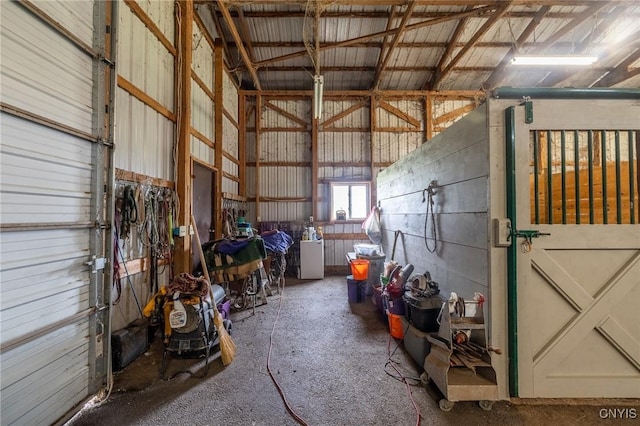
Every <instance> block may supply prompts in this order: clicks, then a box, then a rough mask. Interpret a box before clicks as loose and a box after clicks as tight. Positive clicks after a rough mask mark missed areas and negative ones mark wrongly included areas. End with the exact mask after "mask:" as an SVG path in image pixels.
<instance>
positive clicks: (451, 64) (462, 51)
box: [431, 0, 513, 90]
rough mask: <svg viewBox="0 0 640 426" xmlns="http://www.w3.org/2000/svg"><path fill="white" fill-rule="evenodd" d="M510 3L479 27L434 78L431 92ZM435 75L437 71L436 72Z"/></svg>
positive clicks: (505, 3)
mask: <svg viewBox="0 0 640 426" xmlns="http://www.w3.org/2000/svg"><path fill="white" fill-rule="evenodd" d="M511 3H513V0H512V1H509V2H504V4H502V5H501V6H500V7H499V8H498V9H497V10H496V11H495V12H494V13H493V15H491V16H490V17H489V18H487V20H486V22H485V23H484V24H483V25H482V27H480V29H479V30H478V31H476V32H475V34H474V35H473V36H472V37H471V39H470V40H469V41H468V42H467V43H466V44H465V45H464V47H463V48H462V49H460V50H459V51H458V53H457V54H456V56H455V57H454V58H453V59H451V60H450V61H449V62H448V63H447V66H446V67H445V68H444V69H443V70H442V71H441V72H440V73H439V74H438V75H437V76H436V78H435V79H434V81H433V84H432V85H431V90H437V89H438V86H440V83H441V82H442V80H443V79H444V78H445V77H446V76H447V74H449V73H450V72H451V70H452V69H453V67H455V66H456V64H457V63H458V62H459V61H460V60H461V59H462V58H463V57H464V55H466V54H467V52H468V51H469V50H470V49H471V48H472V47H474V46H475V44H476V43H477V42H478V40H480V38H482V36H483V35H485V34H486V32H487V31H489V29H490V28H491V27H492V26H493V25H495V23H496V22H498V21H499V20H500V18H502V16H504V14H505V13H507V9H509V7H510V6H511ZM436 73H437V71H436Z"/></svg>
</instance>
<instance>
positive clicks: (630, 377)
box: [515, 100, 640, 398]
mask: <svg viewBox="0 0 640 426" xmlns="http://www.w3.org/2000/svg"><path fill="white" fill-rule="evenodd" d="M532 106H533V122H532V123H529V124H526V123H525V112H524V108H522V107H518V108H516V110H515V112H516V114H515V128H516V139H515V140H516V143H515V146H516V162H515V164H516V174H517V178H516V182H517V186H516V188H517V196H516V201H515V202H516V206H517V212H518V214H517V229H518V230H520V231H522V232H524V233H525V234H526V231H539V232H540V233H542V235H540V236H539V237H537V238H536V237H535V235H533V238H531V240H530V243H531V244H529V242H528V241H527V239H526V238H525V235H524V234H521V236H520V237H519V238H518V240H517V244H518V253H519V254H518V259H517V268H518V272H519V273H518V287H517V288H518V349H519V350H518V367H519V368H518V379H519V380H518V382H519V396H521V397H544V398H553V397H611V398H617V397H628V398H629V397H630V398H638V397H640V321H638V306H640V226H638V223H639V220H638V174H637V173H638V130H640V121H639V119H638V117H640V105H639V104H638V101H637V100H615V101H613V100H591V101H575V100H546V101H545V100H539V101H533V103H532ZM545 234H548V235H545ZM530 235H531V234H530Z"/></svg>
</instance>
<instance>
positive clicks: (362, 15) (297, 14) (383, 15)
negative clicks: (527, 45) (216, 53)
mask: <svg viewBox="0 0 640 426" xmlns="http://www.w3.org/2000/svg"><path fill="white" fill-rule="evenodd" d="M207 3H208V4H211V2H210V1H208V2H207ZM478 3H480V2H478ZM482 4H486V3H482ZM385 5H387V3H386V2H385ZM547 6H548V5H547ZM391 7H397V6H395V5H392V6H391ZM230 12H231V16H232V17H234V18H236V17H237V13H236V12H234V11H230ZM456 13H458V12H417V11H414V12H413V13H412V14H411V16H412V17H413V18H414V19H431V18H441V17H443V16H448V15H454V14H456ZM534 15H535V12H528V11H523V10H517V11H509V12H507V13H506V15H505V17H509V18H525V19H526V18H533V17H534ZM244 16H245V18H247V19H265V18H269V19H291V18H304V11H297V10H288V11H278V12H276V11H260V12H257V11H256V12H253V11H246V12H244ZM322 16H323V18H345V19H380V20H382V19H384V20H387V19H389V12H385V11H348V12H338V11H325V12H323V13H322ZM547 16H548V17H549V18H553V19H572V18H574V17H575V16H576V12H551V13H549V14H548V15H547Z"/></svg>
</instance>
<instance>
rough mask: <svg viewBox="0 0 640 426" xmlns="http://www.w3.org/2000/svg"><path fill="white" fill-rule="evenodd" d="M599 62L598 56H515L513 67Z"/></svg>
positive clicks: (512, 61) (512, 62)
mask: <svg viewBox="0 0 640 426" xmlns="http://www.w3.org/2000/svg"><path fill="white" fill-rule="evenodd" d="M597 60H598V57H597V56H580V55H565V56H514V57H513V59H512V60H511V64H512V65H578V66H579V65H582V66H584V65H591V64H593V63H594V62H596V61H597Z"/></svg>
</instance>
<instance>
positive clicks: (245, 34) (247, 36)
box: [238, 8, 256, 63]
mask: <svg viewBox="0 0 640 426" xmlns="http://www.w3.org/2000/svg"><path fill="white" fill-rule="evenodd" d="M238 22H239V23H240V31H242V33H241V34H240V35H241V36H242V38H243V40H245V43H246V45H247V53H248V54H249V60H250V61H251V62H252V63H253V61H254V60H255V59H256V55H255V53H254V51H253V45H252V44H251V43H252V42H251V32H250V31H249V26H248V25H247V20H246V19H245V18H244V13H243V12H242V8H239V9H238Z"/></svg>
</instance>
